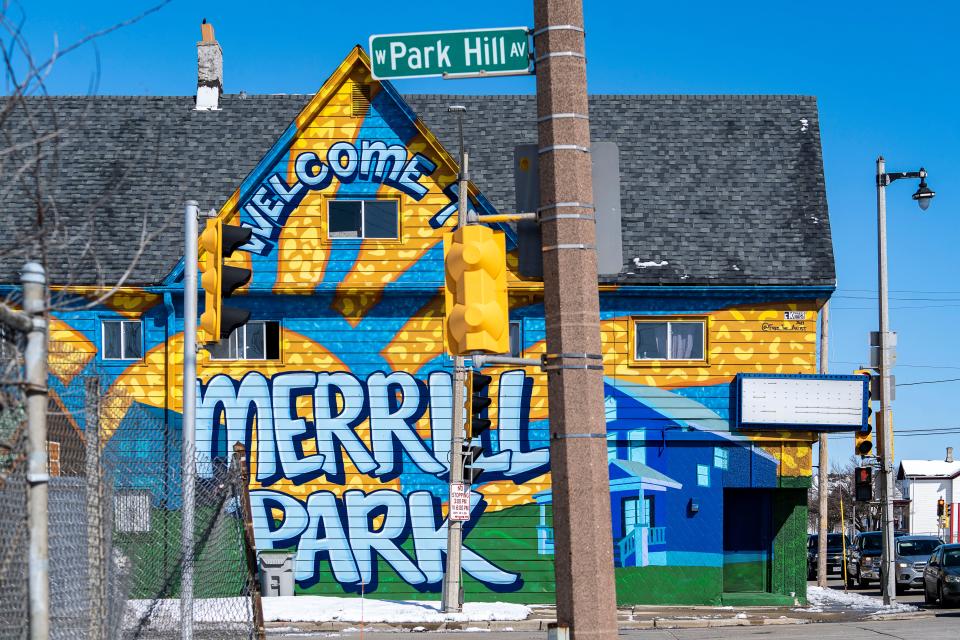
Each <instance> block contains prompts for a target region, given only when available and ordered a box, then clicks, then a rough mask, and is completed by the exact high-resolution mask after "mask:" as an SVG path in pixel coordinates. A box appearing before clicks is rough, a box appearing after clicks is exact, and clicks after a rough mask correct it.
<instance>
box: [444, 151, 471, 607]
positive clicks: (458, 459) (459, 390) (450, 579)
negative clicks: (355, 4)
mask: <svg viewBox="0 0 960 640" xmlns="http://www.w3.org/2000/svg"><path fill="white" fill-rule="evenodd" d="M468 166H469V157H468V155H467V152H466V150H465V149H464V148H463V137H462V136H461V139H460V180H459V185H458V186H459V190H460V196H459V203H458V209H457V228H458V229H459V228H460V227H462V226H463V225H464V223H465V222H466V220H467V209H468V204H469V200H470V199H469V197H468V196H467V188H468V187H467V181H468V177H467V172H468ZM466 377H467V376H466V367H465V365H464V358H463V356H454V357H453V411H452V416H451V424H450V492H449V494H448V500H447V570H446V573H445V574H444V577H443V603H442V604H443V612H444V613H458V612H459V611H460V609H461V607H462V605H463V602H462V599H461V597H460V551H461V547H462V545H463V523H462V522H460V521H459V520H453V519H452V518H450V516H451V515H452V513H453V501H452V500H451V499H450V496H452V495H453V484H454V483H458V482H463V393H464V389H463V385H464V382H465V380H466Z"/></svg>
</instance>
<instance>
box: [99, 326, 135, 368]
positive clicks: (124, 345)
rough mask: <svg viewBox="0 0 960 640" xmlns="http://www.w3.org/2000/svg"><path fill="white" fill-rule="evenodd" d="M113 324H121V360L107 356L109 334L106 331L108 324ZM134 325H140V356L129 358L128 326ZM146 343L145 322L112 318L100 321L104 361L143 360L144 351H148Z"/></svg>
mask: <svg viewBox="0 0 960 640" xmlns="http://www.w3.org/2000/svg"><path fill="white" fill-rule="evenodd" d="M111 323H120V357H119V358H111V357H109V356H107V345H106V340H107V332H106V331H105V330H104V329H105V327H106V326H107V325H108V324H111ZM134 324H135V325H139V327H140V355H139V356H135V357H127V355H126V353H127V332H126V327H127V326H128V325H134ZM144 342H145V336H144V335H143V320H127V319H118V318H111V319H104V320H101V321H100V358H101V359H102V360H111V361H120V360H127V361H137V360H143V357H144V351H146V349H144Z"/></svg>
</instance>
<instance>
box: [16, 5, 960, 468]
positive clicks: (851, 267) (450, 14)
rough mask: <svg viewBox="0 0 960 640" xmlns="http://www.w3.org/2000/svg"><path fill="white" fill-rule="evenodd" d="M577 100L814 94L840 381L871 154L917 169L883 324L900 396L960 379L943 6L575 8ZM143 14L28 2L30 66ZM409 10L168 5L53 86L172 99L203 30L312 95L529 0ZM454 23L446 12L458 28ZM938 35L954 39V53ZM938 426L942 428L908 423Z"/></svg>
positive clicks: (464, 83)
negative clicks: (384, 49)
mask: <svg viewBox="0 0 960 640" xmlns="http://www.w3.org/2000/svg"><path fill="white" fill-rule="evenodd" d="M585 4H586V9H585V11H586V14H585V20H586V30H587V57H588V81H589V87H590V91H591V92H592V93H736V94H740V93H747V94H751V93H789V94H809V95H814V96H816V97H817V98H818V100H819V105H820V126H821V134H822V139H823V150H824V163H825V169H826V181H827V197H828V202H829V206H830V217H831V222H832V226H833V234H834V246H835V250H836V255H837V268H838V269H837V271H838V281H839V287H838V290H837V293H836V295H835V296H834V299H833V303H832V307H833V309H832V313H831V331H830V357H829V360H830V365H831V366H830V370H831V372H832V373H849V372H850V371H852V369H854V368H855V367H856V365H857V364H859V363H861V362H864V361H865V360H866V358H867V343H868V342H867V340H868V336H867V333H868V332H869V331H870V330H872V329H876V325H877V320H876V317H877V312H876V286H877V285H876V255H877V252H876V195H875V188H874V178H873V172H874V170H875V169H874V161H875V159H876V157H877V155H878V154H881V153H882V154H883V155H884V156H885V157H886V158H887V162H888V170H890V171H907V170H915V169H917V168H919V167H920V166H921V165H922V166H924V167H926V168H927V170H928V171H929V172H930V177H929V183H930V186H931V187H932V188H933V189H934V190H936V191H937V197H936V199H935V200H934V203H933V205H932V206H931V207H930V209H929V210H928V211H926V212H924V213H921V212H920V210H919V209H918V208H917V206H916V205H915V203H914V202H913V201H912V200H911V199H910V195H911V194H912V193H913V191H914V189H915V188H916V184H915V183H913V182H906V181H904V182H899V183H896V184H895V185H893V186H892V187H891V188H890V189H889V190H888V213H889V219H888V229H889V236H890V242H889V256H890V288H891V327H892V328H893V329H894V330H896V331H897V332H898V334H899V353H898V362H897V368H896V372H895V373H896V376H897V382H898V383H899V384H904V383H912V382H925V381H932V380H943V379H950V378H960V344H958V340H957V339H956V338H953V337H952V335H951V334H950V331H949V330H950V327H952V326H956V325H957V324H960V323H958V322H957V320H956V318H957V315H958V312H960V281H958V280H960V269H958V267H957V264H956V260H957V253H958V251H957V245H958V241H960V219H958V216H957V209H958V203H960V193H958V191H960V180H958V177H960V160H958V159H957V158H956V157H954V156H950V155H949V149H951V148H953V149H957V148H960V145H958V142H960V128H958V117H957V108H956V105H957V103H958V99H960V88H958V85H957V83H956V64H957V61H958V56H957V50H956V45H955V39H954V37H955V25H956V24H957V19H958V17H960V10H958V9H957V8H955V7H954V6H951V4H952V3H948V2H938V1H928V2H925V3H923V4H922V5H916V6H906V5H904V4H903V3H902V2H869V3H868V2H837V1H836V0H833V1H831V2H822V1H820V0H811V1H809V2H805V3H802V4H800V3H786V2H769V0H767V1H766V2H752V1H743V0H738V1H737V2H729V3H718V2H702V1H698V2H692V1H684V0H677V1H676V2H669V3H662V2H633V1H623V2H617V1H613V0H609V1H608V0H604V1H600V0H587V2H586V3H585ZM151 5H152V3H149V2H142V1H133V0H131V1H129V2H123V3H119V2H110V3H78V2H63V1H61V0H47V1H46V2H43V3H32V4H30V5H28V6H27V7H26V8H25V9H24V14H25V20H26V22H25V28H24V32H25V34H26V36H27V38H28V39H29V41H30V42H31V44H32V46H33V50H34V55H35V57H37V58H38V59H43V58H45V57H46V56H47V55H49V52H50V51H51V50H52V42H53V34H54V33H56V34H57V38H58V40H59V42H60V43H61V46H63V45H64V44H66V43H70V42H73V41H75V40H77V39H78V38H80V37H82V36H83V35H86V34H89V33H92V32H95V31H97V30H99V29H101V28H104V27H107V26H110V25H112V24H115V23H117V22H119V21H121V20H124V19H127V18H129V17H132V16H134V15H136V14H137V13H139V12H140V11H143V10H144V9H146V8H148V7H150V6H151ZM457 6H459V5H458V3H451V2H449V1H446V2H436V1H432V0H421V1H419V2H404V3H399V2H395V1H394V2H389V1H381V0H366V2H358V3H323V2H300V1H287V2H284V3H280V4H277V5H273V4H272V3H262V2H259V3H251V2H244V1H241V0H236V1H234V2H229V3H228V2H201V1H196V2H188V1H184V0H180V1H176V0H175V1H174V2H172V3H171V4H169V5H167V6H165V7H163V8H162V10H160V11H158V12H156V13H154V14H152V15H151V16H149V17H147V18H145V19H144V20H143V21H141V22H139V23H137V24H134V25H132V26H128V27H125V28H123V29H121V30H119V31H116V32H114V33H112V34H110V35H108V36H105V37H104V38H102V39H99V40H97V42H96V46H95V47H94V46H90V45H87V46H85V47H83V48H82V49H79V50H77V51H75V52H73V53H71V54H69V55H68V56H66V57H64V58H63V59H61V60H60V61H58V63H57V65H56V67H55V68H54V70H53V72H52V74H51V75H50V77H49V82H48V90H49V91H50V92H51V93H58V94H61V93H70V94H77V93H79V94H86V93H89V92H96V93H100V94H147V95H188V94H192V93H194V91H195V87H196V84H195V83H196V50H195V46H194V45H195V42H196V40H198V39H199V33H200V27H199V25H200V20H201V19H202V18H204V17H205V18H207V19H208V20H209V21H210V22H212V23H213V24H214V26H215V28H216V33H217V39H218V40H219V41H220V43H221V45H222V46H223V50H224V76H225V90H226V91H227V92H229V93H236V92H238V91H240V90H244V91H246V92H248V93H313V92H314V91H316V89H317V88H318V87H319V86H320V84H321V83H322V82H323V80H324V79H325V78H326V77H327V76H328V75H329V74H330V72H331V71H332V70H333V68H334V66H335V65H336V64H338V63H339V62H340V61H341V60H342V59H343V57H344V56H345V55H346V53H347V52H348V51H349V49H350V47H352V46H353V45H355V44H357V43H361V44H365V43H366V42H367V38H368V37H369V36H370V34H375V33H395V32H403V31H424V30H434V29H454V28H470V27H483V26H519V25H532V23H533V11H532V2H531V1H521V0H486V1H485V2H483V3H478V4H477V5H475V6H472V7H470V8H467V9H465V10H459V9H457V10H453V9H452V7H457ZM458 14H462V15H458ZM951 42H954V44H953V45H951V44H950V43H951ZM397 86H398V88H399V89H400V91H402V92H408V93H413V92H423V93H467V94H470V93H532V92H533V91H534V79H533V78H532V77H520V78H499V79H483V80H459V81H444V80H408V81H403V82H398V83H397ZM958 395H960V381H954V382H945V383H938V384H920V385H913V386H904V387H900V388H899V389H898V391H897V401H896V403H895V404H894V422H895V425H896V429H897V432H898V435H897V440H896V448H895V449H896V450H895V453H896V456H897V458H898V459H899V458H901V457H908V458H942V457H943V454H944V447H946V446H948V445H954V446H956V447H957V451H958V454H960V418H958V417H957V413H956V411H955V409H954V407H953V400H954V399H955V398H956V397H957V396H958ZM926 428H954V429H956V432H955V433H951V434H945V435H922V436H920V435H910V433H909V430H918V429H926ZM830 442H831V459H832V460H835V461H843V460H846V459H847V458H848V457H849V456H850V454H852V450H853V443H852V437H850V436H836V437H831V440H830Z"/></svg>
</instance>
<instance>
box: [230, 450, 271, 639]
mask: <svg viewBox="0 0 960 640" xmlns="http://www.w3.org/2000/svg"><path fill="white" fill-rule="evenodd" d="M233 463H234V464H235V465H237V467H236V468H237V470H238V471H239V473H240V500H241V501H242V504H241V506H242V507H243V508H242V509H241V512H242V514H243V541H244V545H243V548H244V551H245V555H246V558H247V573H248V574H249V575H250V577H251V578H252V581H251V582H252V583H251V585H250V599H251V604H252V605H253V626H254V627H255V630H256V634H257V640H264V639H265V638H266V630H265V629H264V626H263V600H262V597H263V596H262V594H261V593H260V580H258V578H257V550H256V549H257V544H256V539H255V538H254V535H253V510H252V509H251V508H250V485H249V482H250V479H249V478H248V477H247V450H246V447H244V446H243V443H241V442H235V443H234V444H233Z"/></svg>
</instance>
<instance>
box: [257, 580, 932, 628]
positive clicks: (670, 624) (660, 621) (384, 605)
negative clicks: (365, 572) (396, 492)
mask: <svg viewBox="0 0 960 640" xmlns="http://www.w3.org/2000/svg"><path fill="white" fill-rule="evenodd" d="M808 597H809V600H810V604H808V605H807V606H797V607H732V606H727V607H687V606H677V607H670V606H642V605H638V606H631V607H621V608H620V609H619V610H618V614H617V617H618V621H619V626H620V630H621V631H628V630H639V629H695V628H708V627H730V626H760V625H786V624H809V623H814V622H853V621H864V620H890V619H911V618H918V617H927V616H931V615H933V613H932V612H926V611H923V610H920V609H917V608H916V607H913V606H910V605H903V604H898V605H894V606H891V607H884V606H883V603H882V601H881V600H879V599H878V598H874V597H870V596H865V595H862V594H856V593H844V592H842V591H837V590H833V589H818V588H816V587H810V590H809V592H808ZM270 600H276V599H274V598H269V599H265V600H264V604H265V607H264V608H265V609H266V610H267V613H268V615H267V620H268V621H269V622H268V623H267V629H268V631H272V632H304V633H309V632H318V631H320V632H336V633H347V634H349V633H359V632H360V631H361V629H362V630H363V631H386V632H390V631H406V632H425V631H466V632H469V631H475V632H486V631H494V632H496V631H499V632H509V631H527V632H530V631H543V632H546V630H547V626H548V625H549V624H550V623H552V622H555V621H556V610H555V608H554V607H552V606H537V605H531V606H528V607H525V606H523V605H514V604H507V603H468V604H467V605H466V606H465V607H464V612H463V613H461V614H453V615H450V616H445V615H444V614H442V613H440V611H439V603H438V602H434V601H422V602H417V601H405V602H400V601H383V600H380V601H377V600H371V599H367V600H366V601H365V602H364V603H363V611H362V613H361V611H360V608H359V607H358V606H357V600H356V599H344V598H324V599H323V600H329V601H332V602H323V603H321V602H319V601H318V602H316V603H311V604H315V605H316V606H320V607H323V614H322V615H323V618H324V619H322V620H321V619H319V618H318V616H316V615H303V614H304V612H305V610H308V609H312V608H313V607H307V606H305V605H307V602H305V601H304V600H305V597H304V596H297V597H294V598H290V600H292V601H298V602H296V605H297V606H295V608H294V607H293V604H294V603H292V602H291V603H289V604H288V603H282V604H281V603H280V602H275V603H271V602H270ZM342 601H347V602H346V603H343V604H341V602H342ZM331 606H334V607H337V606H339V607H340V608H339V610H335V611H334V610H331V609H330V607H331ZM271 610H272V611H271ZM294 612H299V617H300V618H312V620H299V621H298V620H293V619H291V618H295V617H298V615H297V614H296V613H294ZM317 613H318V614H319V613H320V612H319V611H317ZM287 614H290V615H287ZM511 618H515V619H511ZM361 619H362V620H363V621H362V622H361Z"/></svg>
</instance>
